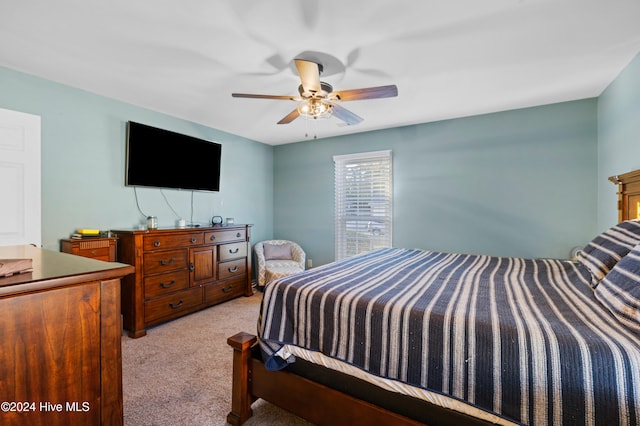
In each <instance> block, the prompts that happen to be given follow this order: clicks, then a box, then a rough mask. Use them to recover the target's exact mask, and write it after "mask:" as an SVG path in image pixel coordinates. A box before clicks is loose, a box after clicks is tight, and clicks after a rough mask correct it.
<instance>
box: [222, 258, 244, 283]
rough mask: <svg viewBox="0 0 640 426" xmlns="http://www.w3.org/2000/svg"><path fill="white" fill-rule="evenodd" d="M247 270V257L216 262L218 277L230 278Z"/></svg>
mask: <svg viewBox="0 0 640 426" xmlns="http://www.w3.org/2000/svg"><path fill="white" fill-rule="evenodd" d="M246 271H247V259H245V258H242V259H236V260H230V261H228V262H220V263H219V264H218V279H220V280H223V279H225V278H231V277H234V276H236V275H244V274H245V272H246Z"/></svg>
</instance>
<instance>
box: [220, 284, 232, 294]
mask: <svg viewBox="0 0 640 426" xmlns="http://www.w3.org/2000/svg"><path fill="white" fill-rule="evenodd" d="M232 289H233V285H230V286H229V287H227V288H223V289H222V292H223V293H229V292H230V291H231V290H232Z"/></svg>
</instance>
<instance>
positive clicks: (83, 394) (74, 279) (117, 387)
mask: <svg viewBox="0 0 640 426" xmlns="http://www.w3.org/2000/svg"><path fill="white" fill-rule="evenodd" d="M0 258H3V259H31V260H32V261H33V263H32V265H33V270H32V271H31V272H25V273H21V274H16V275H13V276H10V277H7V278H0V312H2V315H1V316H0V354H2V362H0V401H1V402H2V404H3V406H2V411H0V423H1V424H3V425H25V424H30V425H44V424H46V425H52V426H53V425H70V424H76V425H110V426H111V425H122V424H123V402H122V352H121V346H120V345H121V336H122V322H121V316H120V279H121V278H122V277H123V276H125V275H127V274H131V273H133V270H134V269H133V268H132V267H131V266H129V265H123V264H120V263H115V262H114V263H105V262H98V261H95V260H93V259H87V258H84V257H79V256H71V255H69V254H65V253H59V252H56V251H50V250H43V249H40V248H36V247H33V246H12V247H0Z"/></svg>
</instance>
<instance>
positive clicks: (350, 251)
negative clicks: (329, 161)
mask: <svg viewBox="0 0 640 426" xmlns="http://www.w3.org/2000/svg"><path fill="white" fill-rule="evenodd" d="M333 161H334V163H335V192H336V194H335V195H336V201H335V202H336V206H335V207H336V211H335V230H336V234H335V245H336V247H335V249H336V260H338V259H344V258H346V257H349V256H354V255H356V254H360V253H364V252H367V251H370V250H373V249H376V248H380V247H391V244H392V242H391V241H392V239H391V207H392V205H393V194H392V188H393V186H392V179H391V178H392V170H391V164H392V161H391V151H376V152H365V153H360V154H349V155H336V156H334V157H333Z"/></svg>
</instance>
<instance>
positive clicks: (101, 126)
mask: <svg viewBox="0 0 640 426" xmlns="http://www.w3.org/2000/svg"><path fill="white" fill-rule="evenodd" d="M0 93H1V94H2V95H1V96H0V108H6V109H11V110H16V111H22V112H27V113H30V114H36V115H39V116H41V118H42V243H43V247H45V248H50V249H54V250H57V249H58V248H59V240H60V239H61V238H68V237H69V235H70V234H71V233H72V232H74V231H75V229H77V228H99V229H116V228H132V227H135V226H137V224H138V223H140V222H141V221H143V217H142V216H141V215H140V213H138V209H137V208H136V201H135V198H134V190H133V188H131V187H125V186H124V160H125V134H126V122H127V121H128V120H133V121H138V122H141V123H146V124H149V125H152V126H156V127H161V128H165V129H169V130H173V131H176V132H179V133H184V134H188V135H191V136H195V137H199V138H203V139H207V140H212V141H217V142H219V143H221V144H222V172H221V184H220V185H221V191H220V192H219V193H208V192H194V196H193V221H194V222H199V223H208V221H209V219H210V217H211V216H212V215H214V214H216V215H221V216H223V217H234V218H235V221H236V223H251V224H253V225H254V227H253V228H252V240H253V241H259V240H262V239H267V238H271V236H272V234H273V148H272V147H271V146H268V145H265V144H261V143H258V142H255V141H251V140H248V139H244V138H241V137H238V136H234V135H230V134H228V133H224V132H221V131H218V130H215V129H212V128H208V127H205V126H201V125H198V124H194V123H192V122H189V121H185V120H181V119H178V118H175V117H170V116H167V115H164V114H160V113H157V112H153V111H150V110H147V109H144V108H139V107H136V106H133V105H130V104H126V103H123V102H118V101H115V100H112V99H109V98H105V97H102V96H97V95H94V94H91V93H88V92H85V91H82V90H78V89H75V88H71V87H68V86H64V85H61V84H56V83H53V82H51V81H47V80H43V79H40V78H36V77H33V76H29V75H26V74H23V73H19V72H15V71H12V70H8V69H5V68H0ZM137 192H138V199H139V202H140V207H141V209H142V211H143V212H144V213H145V214H153V215H155V216H158V220H159V224H160V226H174V225H175V221H176V219H177V218H176V215H175V214H174V213H173V212H172V210H171V208H170V207H169V206H168V205H167V203H166V202H165V200H164V197H163V196H162V193H161V192H160V190H159V189H150V188H139V189H138V190H137ZM163 192H164V195H165V196H166V197H167V200H168V201H169V204H170V205H171V207H172V208H173V209H174V210H176V212H177V213H178V215H179V216H183V217H184V218H185V219H186V220H187V221H189V220H190V219H191V211H192V210H191V192H190V191H177V190H170V189H167V190H163Z"/></svg>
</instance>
